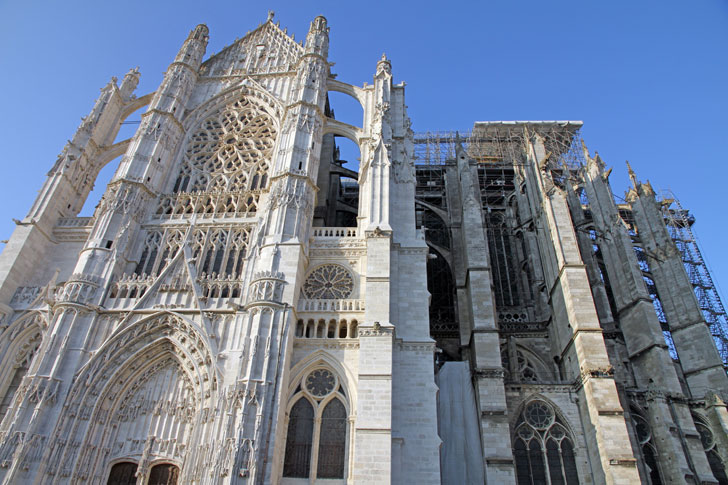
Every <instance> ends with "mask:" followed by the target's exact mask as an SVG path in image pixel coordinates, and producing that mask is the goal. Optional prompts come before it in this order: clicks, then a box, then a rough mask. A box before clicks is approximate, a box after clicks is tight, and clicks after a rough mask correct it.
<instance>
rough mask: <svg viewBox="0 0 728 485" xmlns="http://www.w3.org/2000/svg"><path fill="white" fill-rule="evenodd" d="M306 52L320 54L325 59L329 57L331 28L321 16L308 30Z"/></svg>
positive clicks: (314, 20)
mask: <svg viewBox="0 0 728 485" xmlns="http://www.w3.org/2000/svg"><path fill="white" fill-rule="evenodd" d="M306 52H307V53H311V54H318V55H320V56H322V57H324V58H326V57H328V55H329V27H328V22H327V21H326V17H324V16H323V15H319V16H318V17H316V18H315V19H313V22H311V27H310V28H309V29H308V35H306Z"/></svg>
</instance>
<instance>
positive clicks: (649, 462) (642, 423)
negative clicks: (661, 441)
mask: <svg viewBox="0 0 728 485" xmlns="http://www.w3.org/2000/svg"><path fill="white" fill-rule="evenodd" d="M630 416H631V417H632V427H633V428H634V434H635V436H636V437H637V441H638V442H639V447H640V450H639V451H640V453H641V454H642V461H643V462H644V464H645V466H646V469H645V472H646V473H647V475H648V476H649V477H650V483H652V485H662V478H661V476H660V466H659V463H658V461H657V459H658V454H657V450H656V449H655V445H654V444H653V443H652V429H651V428H650V423H648V422H647V419H645V417H644V416H642V413H641V412H640V411H639V410H637V409H636V408H635V407H631V408H630Z"/></svg>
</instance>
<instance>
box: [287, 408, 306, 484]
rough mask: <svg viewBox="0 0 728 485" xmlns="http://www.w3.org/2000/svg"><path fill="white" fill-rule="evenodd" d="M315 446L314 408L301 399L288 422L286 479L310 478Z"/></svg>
mask: <svg viewBox="0 0 728 485" xmlns="http://www.w3.org/2000/svg"><path fill="white" fill-rule="evenodd" d="M312 446H313V406H311V403H309V402H308V400H306V399H299V400H298V402H297V403H296V404H295V405H294V406H293V408H292V409H291V415H290V418H289V421H288V439H287V440H286V457H285V462H284V465H283V476H284V477H295V478H308V475H309V473H310V469H311V447H312Z"/></svg>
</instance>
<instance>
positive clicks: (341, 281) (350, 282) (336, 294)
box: [303, 264, 354, 300]
mask: <svg viewBox="0 0 728 485" xmlns="http://www.w3.org/2000/svg"><path fill="white" fill-rule="evenodd" d="M353 290H354V279H353V278H352V276H351V273H350V272H349V271H348V270H347V269H346V268H344V267H343V266H341V265H338V264H324V265H321V266H319V267H318V268H316V269H315V270H313V271H312V272H311V274H310V275H309V276H308V278H306V281H305V282H304V284H303V294H304V296H305V297H306V298H317V299H322V300H330V299H336V298H340V299H341V298H349V296H350V295H351V292H352V291H353Z"/></svg>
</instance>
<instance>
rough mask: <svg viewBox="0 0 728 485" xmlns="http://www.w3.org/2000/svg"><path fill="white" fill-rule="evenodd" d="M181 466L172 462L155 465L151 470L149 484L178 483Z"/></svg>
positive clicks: (169, 484) (164, 484)
mask: <svg viewBox="0 0 728 485" xmlns="http://www.w3.org/2000/svg"><path fill="white" fill-rule="evenodd" d="M178 479H179V467H177V466H176V465H172V464H171V463H160V464H159V465H154V466H153V467H152V469H151V470H150V471H149V481H148V482H147V484H148V485H177V480H178Z"/></svg>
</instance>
